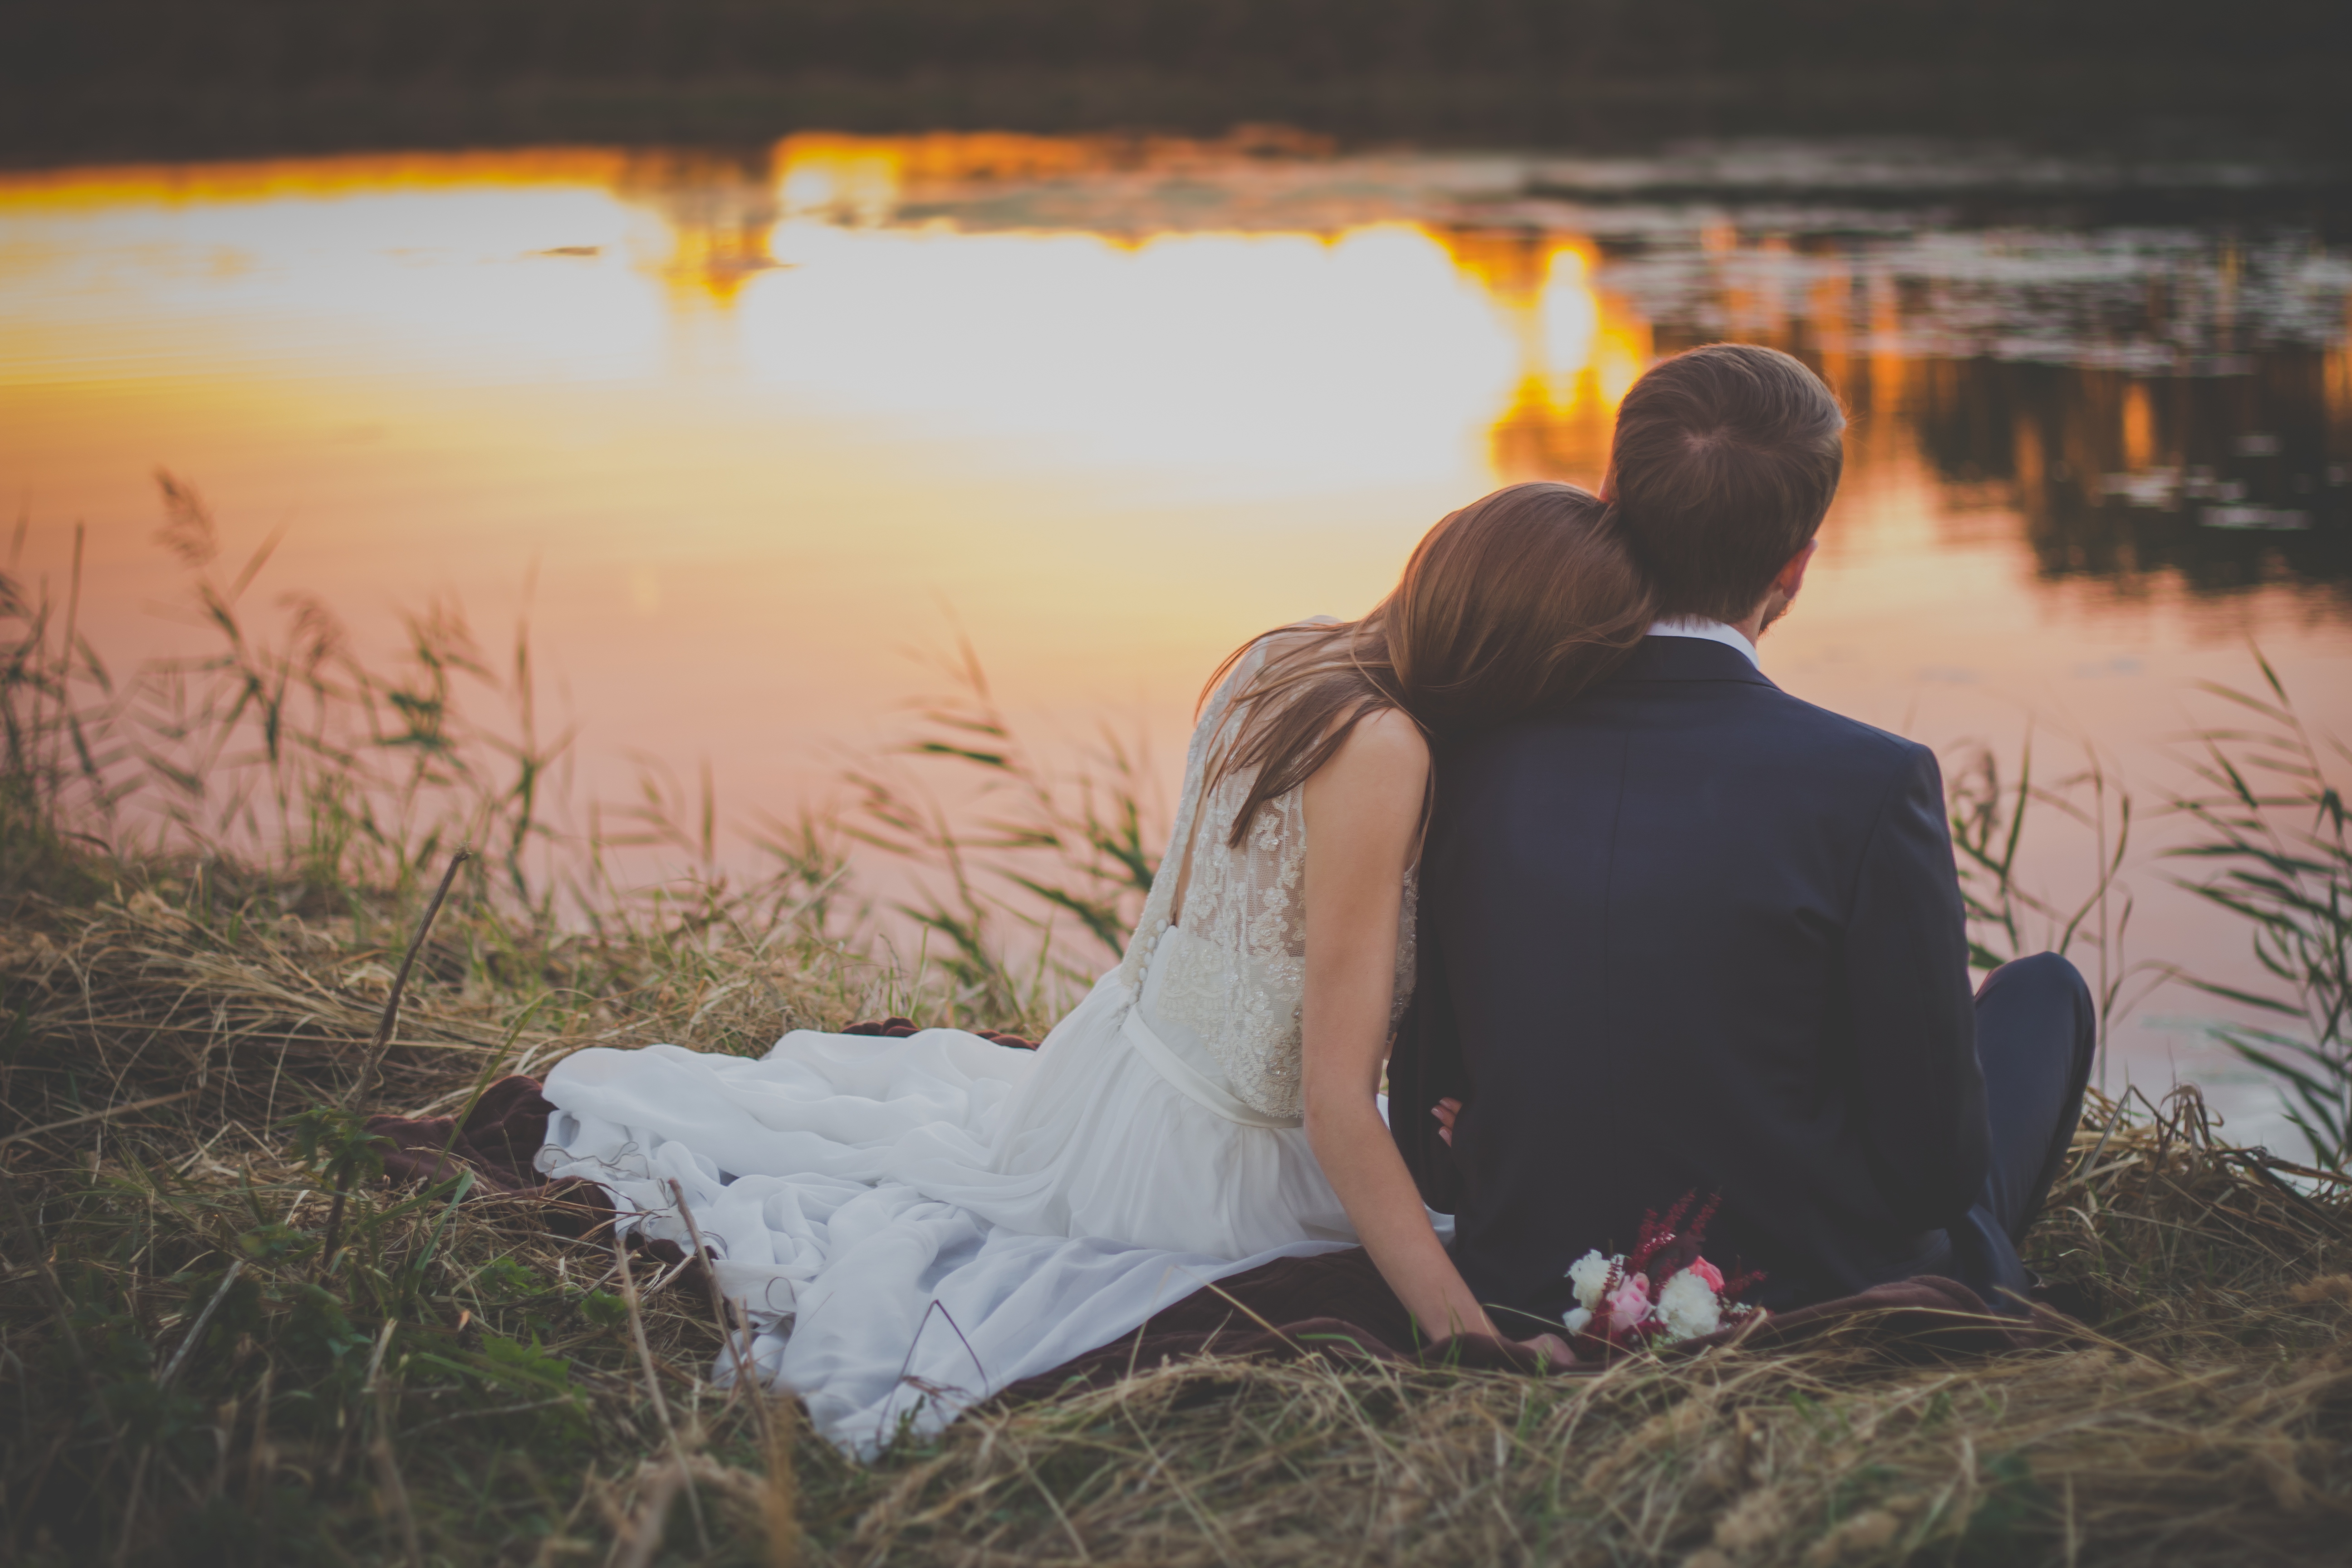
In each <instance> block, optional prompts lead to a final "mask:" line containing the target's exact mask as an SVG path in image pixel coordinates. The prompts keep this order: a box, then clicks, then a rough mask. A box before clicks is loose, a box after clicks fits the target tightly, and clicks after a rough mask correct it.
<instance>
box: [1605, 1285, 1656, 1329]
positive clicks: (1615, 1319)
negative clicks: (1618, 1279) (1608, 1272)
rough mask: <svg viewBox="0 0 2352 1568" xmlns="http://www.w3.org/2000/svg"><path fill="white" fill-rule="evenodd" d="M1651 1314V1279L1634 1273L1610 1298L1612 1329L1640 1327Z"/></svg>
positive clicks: (1610, 1323) (1610, 1322)
mask: <svg viewBox="0 0 2352 1568" xmlns="http://www.w3.org/2000/svg"><path fill="white" fill-rule="evenodd" d="M1649 1316H1650V1280H1649V1277H1648V1276H1646V1275H1642V1274H1636V1275H1634V1276H1633V1278H1632V1279H1628V1280H1626V1281H1625V1283H1624V1284H1622V1285H1621V1286H1619V1287H1618V1288H1617V1293H1616V1294H1615V1295H1613V1296H1612V1297H1610V1298H1609V1326H1610V1328H1611V1329H1612V1330H1623V1329H1638V1328H1640V1327H1641V1326H1642V1325H1643V1323H1644V1322H1646V1321H1648V1320H1649Z"/></svg>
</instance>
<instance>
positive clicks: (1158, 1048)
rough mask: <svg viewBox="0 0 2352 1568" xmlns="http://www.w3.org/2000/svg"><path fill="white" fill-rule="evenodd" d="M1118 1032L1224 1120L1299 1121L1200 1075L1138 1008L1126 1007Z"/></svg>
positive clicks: (1277, 1124) (1279, 1125)
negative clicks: (1268, 1111)
mask: <svg viewBox="0 0 2352 1568" xmlns="http://www.w3.org/2000/svg"><path fill="white" fill-rule="evenodd" d="M1118 1032H1119V1033H1120V1034H1121V1035H1122V1036H1124V1037H1126V1039H1127V1043H1128V1044H1129V1045H1130V1046H1133V1047H1135V1054H1136V1055H1138V1056H1139V1057H1141V1058H1143V1059H1144V1060H1145V1061H1148V1062H1150V1064H1151V1066H1152V1068H1154V1070H1156V1071H1157V1072H1158V1073H1159V1074H1160V1077H1161V1078H1164V1079H1167V1080H1168V1081H1169V1082H1170V1083H1171V1084H1173V1085H1174V1086H1175V1087H1176V1088H1177V1089H1180V1090H1181V1091H1182V1092H1183V1094H1184V1096H1185V1098H1187V1099H1189V1100H1195V1101H1197V1102H1199V1103H1200V1104H1201V1105H1202V1106H1204V1107H1206V1108H1207V1109H1208V1110H1213V1111H1215V1112H1216V1113H1217V1114H1218V1115H1220V1116H1222V1117H1223V1118H1224V1119H1225V1120H1226V1121H1238V1122H1240V1123H1241V1124H1242V1125H1243V1126H1244V1127H1271V1128H1276V1129H1289V1128H1293V1127H1297V1126H1300V1125H1301V1124H1302V1123H1301V1121H1300V1119H1299V1118H1297V1117H1296V1116H1268V1115H1267V1114H1266V1113H1265V1111H1263V1110H1257V1109H1255V1107H1253V1106H1250V1105H1247V1104H1244V1102H1243V1101H1242V1100H1241V1099H1240V1098H1239V1097H1238V1096H1236V1095H1235V1094H1234V1091H1233V1090H1232V1089H1227V1088H1226V1087H1225V1086H1224V1085H1223V1084H1221V1083H1218V1082H1216V1081H1215V1080H1214V1079H1210V1078H1206V1077H1204V1076H1202V1073H1201V1071H1200V1070H1199V1069H1198V1068H1195V1067H1193V1066H1192V1063H1190V1062H1188V1061H1186V1060H1185V1059H1184V1058H1182V1057H1181V1056H1178V1055H1177V1054H1176V1052H1175V1051H1174V1050H1173V1049H1172V1048H1171V1047H1170V1046H1169V1044H1168V1042H1167V1041H1165V1040H1163V1039H1161V1038H1160V1036H1159V1035H1158V1034H1157V1033H1156V1032H1154V1030H1153V1029H1152V1027H1151V1026H1150V1024H1147V1023H1145V1022H1144V1021H1143V1009H1142V1008H1140V1007H1135V1006H1130V1007H1129V1008H1128V1010H1127V1016H1126V1017H1125V1018H1124V1019H1123V1020H1121V1021H1120V1023H1119V1026H1118Z"/></svg>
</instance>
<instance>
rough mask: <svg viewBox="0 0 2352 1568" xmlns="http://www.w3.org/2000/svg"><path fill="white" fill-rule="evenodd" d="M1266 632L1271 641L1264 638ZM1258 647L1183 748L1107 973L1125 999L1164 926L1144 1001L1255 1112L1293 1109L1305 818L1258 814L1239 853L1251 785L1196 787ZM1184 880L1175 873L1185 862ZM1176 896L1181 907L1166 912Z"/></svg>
mask: <svg viewBox="0 0 2352 1568" xmlns="http://www.w3.org/2000/svg"><path fill="white" fill-rule="evenodd" d="M1279 635H1280V634H1276V636H1279ZM1270 640H1271V639H1270V638H1269V639H1262V640H1261V641H1260V642H1259V643H1258V644H1257V645H1256V646H1255V647H1253V648H1251V649H1250V651H1249V652H1248V653H1247V654H1245V655H1244V657H1243V658H1242V659H1241V661H1240V662H1239V663H1238V664H1236V665H1235V666H1234V670H1233V672H1232V674H1231V675H1229V676H1228V677H1227V678H1226V679H1225V681H1224V683H1223V685H1221V686H1220V687H1219V688H1218V689H1217V690H1216V692H1215V694H1214V695H1213V696H1212V697H1211V698H1210V700H1209V701H1208V704H1207V706H1206V707H1205V708H1204V709H1203V710H1202V713H1201V721H1200V723H1199V724H1198V725H1196V726H1195V727H1194V729H1193V731H1192V744H1191V745H1190V747H1189V748H1188V749H1187V751H1186V752H1185V759H1184V792H1183V795H1182V797H1181V800H1180V801H1179V803H1178V805H1177V808H1176V820H1175V823H1174V825H1173V826H1172V828H1171V831H1170V834H1169V843H1168V854H1167V856H1166V857H1165V858H1163V859H1162V860H1161V861H1160V875H1159V878H1158V879H1157V880H1156V881H1155V882H1154V883H1153V884H1152V889H1151V896H1150V899H1148V900H1146V901H1145V903H1144V907H1143V917H1142V919H1141V920H1140V921H1139V922H1138V924H1137V927H1136V932H1135V937H1134V940H1133V941H1131V942H1129V944H1128V951H1127V954H1126V957H1125V959H1124V960H1123V962H1122V963H1121V965H1120V971H1119V973H1120V974H1121V976H1122V978H1123V979H1124V980H1125V981H1126V983H1127V984H1128V985H1129V987H1130V994H1139V992H1140V989H1141V986H1142V983H1143V978H1144V976H1145V975H1146V974H1147V973H1150V967H1151V964H1152V962H1153V959H1154V957H1155V955H1156V954H1157V952H1158V950H1159V949H1160V945H1161V942H1160V939H1161V938H1162V937H1163V936H1164V935H1165V934H1166V932H1167V931H1168V930H1169V928H1170V925H1171V918H1172V919H1174V920H1181V924H1182V926H1183V928H1184V931H1185V933H1186V934H1187V935H1188V936H1189V937H1190V938H1192V940H1191V941H1187V942H1180V943H1174V944H1170V945H1169V947H1168V951H1167V954H1166V957H1167V966H1166V970H1165V973H1161V974H1160V976H1159V977H1158V986H1157V993H1158V994H1157V1004H1158V1007H1159V1009H1160V1012H1161V1013H1162V1014H1163V1015H1164V1016H1167V1017H1168V1018H1170V1019H1171V1020H1172V1021H1174V1022H1177V1023H1181V1025H1183V1026H1185V1027H1186V1028H1187V1029H1189V1030H1190V1031H1192V1033H1194V1034H1196V1035H1197V1036H1198V1037H1200V1039H1201V1040H1202V1042H1203V1043H1204V1044H1205V1045H1206V1047H1207V1048H1208V1051H1209V1054H1210V1055H1211V1056H1212V1057H1213V1058H1214V1059H1215V1062H1216V1065H1217V1067H1218V1068H1219V1069H1220V1070H1221V1071H1222V1072H1223V1076H1224V1079H1225V1081H1226V1085H1227V1087H1229V1088H1230V1089H1232V1090H1233V1092H1234V1095H1235V1096H1236V1097H1237V1098H1239V1099H1240V1100H1242V1101H1243V1102H1244V1104H1247V1105H1249V1106H1250V1107H1252V1108H1253V1109H1255V1110H1258V1111H1260V1112H1263V1113H1264V1114H1265V1115H1268V1116H1275V1117H1283V1118H1290V1119H1296V1118H1297V1117H1298V1116H1299V1114H1300V1113H1301V1111H1302V1110H1303V1103H1302V1099H1301V1091H1302V1082H1301V1079H1302V1076H1303V1075H1302V1058H1301V1042H1300V1037H1299V1004H1300V1002H1301V1000H1302V999H1303V997H1304V995H1305V992H1306V986H1307V900H1306V882H1307V810H1306V804H1305V802H1304V800H1303V799H1302V798H1301V796H1302V792H1301V791H1299V790H1292V791H1290V792H1289V793H1288V794H1286V795H1280V796H1278V797H1276V799H1275V800H1273V801H1271V802H1269V803H1268V804H1267V805H1266V806H1265V808H1264V809H1263V810H1261V811H1260V812H1259V813H1258V816H1257V820H1256V822H1255V824H1254V825H1252V826H1251V828H1250V831H1249V834H1248V837H1246V838H1245V839H1244V841H1243V843H1242V845H1241V847H1238V848H1236V847H1234V846H1233V845H1232V844H1231V843H1230V842H1229V840H1230V839H1231V838H1232V837H1233V829H1234V819H1235V817H1236V816H1238V815H1239V813H1240V811H1241V806H1242V803H1243V802H1244V800H1246V799H1247V798H1248V796H1249V791H1250V784H1251V783H1252V777H1253V775H1252V774H1251V773H1247V772H1245V771H1244V772H1236V773H1231V774H1228V775H1227V776H1226V777H1225V778H1224V779H1223V780H1221V781H1220V782H1219V783H1218V784H1217V787H1216V788H1215V789H1214V790H1213V791H1211V792H1209V793H1208V794H1207V795H1206V796H1205V798H1204V797H1203V795H1202V781H1203V780H1204V779H1205V778H1206V776H1207V774H1208V772H1209V769H1210V765H1211V763H1213V760H1214V759H1215V757H1216V756H1217V755H1218V754H1219V752H1220V749H1221V748H1222V747H1223V746H1224V745H1226V744H1229V743H1230V742H1231V741H1232V738H1233V729H1234V724H1233V722H1232V721H1233V719H1234V717H1235V716H1234V714H1233V712H1232V698H1233V694H1234V692H1235V691H1236V690H1238V689H1240V688H1241V687H1242V686H1243V685H1244V684H1246V683H1247V681H1248V680H1249V679H1250V677H1251V676H1252V675H1254V674H1255V673H1256V671H1257V670H1258V669H1259V668H1260V667H1261V666H1263V665H1264V663H1265V655H1266V651H1267V642H1268V641H1270ZM1188 850H1189V853H1190V856H1191V863H1192V864H1191V875H1190V878H1189V879H1187V878H1186V877H1185V875H1184V867H1185V858H1186V856H1187V853H1188ZM1413 881H1414V879H1413V875H1412V872H1410V871H1408V872H1407V873H1406V874H1405V880H1404V898H1403V902H1402V909H1401V910H1400V914H1399V922H1398V929H1397V961H1396V987H1395V991H1394V994H1393V997H1392V1001H1391V1012H1390V1026H1391V1028H1393V1027H1394V1026H1395V1022H1396V1020H1397V1019H1398V1018H1399V1017H1401V1016H1402V1013H1403V1010H1404V1005H1405V1003H1406V1001H1407V1000H1409V998H1410V996H1411V994H1412V976H1413V905H1414V886H1413ZM1180 886H1181V889H1182V892H1183V907H1182V909H1181V910H1177V909H1176V905H1175V900H1176V895H1177V890H1178V889H1179V887H1180Z"/></svg>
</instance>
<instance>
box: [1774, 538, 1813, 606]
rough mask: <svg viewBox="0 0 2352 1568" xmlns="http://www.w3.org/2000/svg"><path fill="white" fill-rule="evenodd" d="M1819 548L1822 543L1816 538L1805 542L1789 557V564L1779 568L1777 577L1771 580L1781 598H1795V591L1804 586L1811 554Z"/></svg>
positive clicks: (1811, 557)
mask: <svg viewBox="0 0 2352 1568" xmlns="http://www.w3.org/2000/svg"><path fill="white" fill-rule="evenodd" d="M1821 547H1822V542H1821V540H1820V538H1819V537H1818V536H1816V537H1814V538H1811V539H1808V540H1807V541H1805V547H1804V548H1803V549H1802V550H1800V551H1798V552H1796V553H1795V554H1794V555H1791V556H1790V557H1789V563H1788V564H1787V565H1786V566H1783V567H1781V568H1780V575H1779V576H1777V577H1775V578H1773V579H1772V587H1773V590H1774V591H1775V592H1776V593H1778V594H1779V595H1780V597H1781V598H1783V599H1793V598H1795V597H1796V596H1797V590H1798V589H1800V588H1801V587H1803V586H1804V585H1805V568H1806V567H1808V566H1810V565H1811V564H1812V563H1813V552H1814V551H1816V550H1819V549H1820V548H1821Z"/></svg>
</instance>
